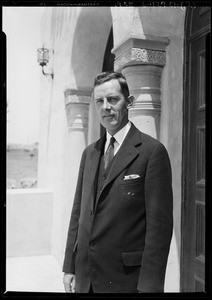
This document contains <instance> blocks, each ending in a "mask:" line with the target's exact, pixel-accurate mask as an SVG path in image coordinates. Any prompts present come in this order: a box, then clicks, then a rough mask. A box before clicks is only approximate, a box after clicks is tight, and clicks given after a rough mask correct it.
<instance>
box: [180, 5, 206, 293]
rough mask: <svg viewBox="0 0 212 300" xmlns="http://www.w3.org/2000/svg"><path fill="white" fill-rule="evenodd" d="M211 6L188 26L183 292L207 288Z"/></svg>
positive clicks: (192, 12) (189, 18)
mask: <svg viewBox="0 0 212 300" xmlns="http://www.w3.org/2000/svg"><path fill="white" fill-rule="evenodd" d="M209 33H210V7H196V8H194V7H190V8H188V10H187V15H186V27H185V34H186V36H185V73H184V74H185V86H184V120H183V121H184V124H183V126H184V129H183V202H182V241H181V242H182V243H181V244H182V247H181V250H182V251H181V253H182V255H181V291H182V292H203V291H205V236H206V235H205V231H206V229H205V211H206V210H205V107H206V94H207V88H208V86H207V85H206V82H207V81H206V72H207V65H208V56H207V47H206V45H207V43H206V41H207V39H208V37H209Z"/></svg>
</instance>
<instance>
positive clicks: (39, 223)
mask: <svg viewBox="0 0 212 300" xmlns="http://www.w3.org/2000/svg"><path fill="white" fill-rule="evenodd" d="M52 215H53V192H52V191H50V190H46V189H15V190H10V189H8V190H7V202H6V243H7V252H6V253H7V257H17V256H33V255H47V254H51V235H52Z"/></svg>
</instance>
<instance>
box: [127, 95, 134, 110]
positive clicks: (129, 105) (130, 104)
mask: <svg viewBox="0 0 212 300" xmlns="http://www.w3.org/2000/svg"><path fill="white" fill-rule="evenodd" d="M134 100H135V98H134V96H132V95H130V96H129V97H128V99H127V102H128V105H127V108H128V109H129V108H131V107H132V106H133V102H134Z"/></svg>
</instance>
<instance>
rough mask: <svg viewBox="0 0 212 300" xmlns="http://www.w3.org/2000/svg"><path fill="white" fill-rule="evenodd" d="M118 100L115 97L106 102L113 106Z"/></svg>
mask: <svg viewBox="0 0 212 300" xmlns="http://www.w3.org/2000/svg"><path fill="white" fill-rule="evenodd" d="M118 100H119V98H117V97H110V98H108V99H107V101H108V102H109V103H110V104H115V103H116V102H118Z"/></svg>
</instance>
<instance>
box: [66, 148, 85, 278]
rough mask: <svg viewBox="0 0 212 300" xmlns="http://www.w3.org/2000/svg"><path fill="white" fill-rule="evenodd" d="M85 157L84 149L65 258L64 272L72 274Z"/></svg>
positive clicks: (73, 271)
mask: <svg viewBox="0 0 212 300" xmlns="http://www.w3.org/2000/svg"><path fill="white" fill-rule="evenodd" d="M85 159H86V151H85V150H84V152H83V154H82V158H81V162H80V168H79V174H78V180H77V186H76V191H75V196H74V202H73V207H72V212H71V218H70V223H69V228H68V236H67V242H66V249H65V258H64V262H63V269H62V270H63V272H65V273H72V274H74V273H75V270H74V265H75V263H74V250H75V248H76V245H75V243H76V239H77V230H78V221H79V217H80V209H81V195H82V181H83V173H84V165H85Z"/></svg>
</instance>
